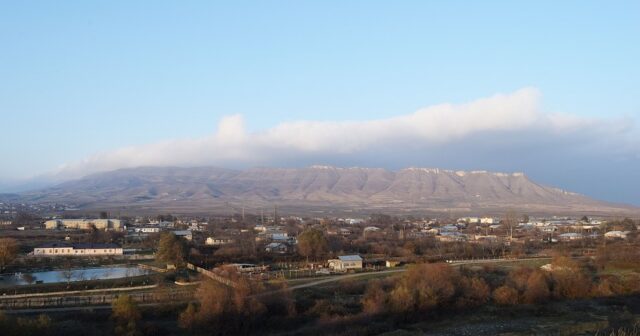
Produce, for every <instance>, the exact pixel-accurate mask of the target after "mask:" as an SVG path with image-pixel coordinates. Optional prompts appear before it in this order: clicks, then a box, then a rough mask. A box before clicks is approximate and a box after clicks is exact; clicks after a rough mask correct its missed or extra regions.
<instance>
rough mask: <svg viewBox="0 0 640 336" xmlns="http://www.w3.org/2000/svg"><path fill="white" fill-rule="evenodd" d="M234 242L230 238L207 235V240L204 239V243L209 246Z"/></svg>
mask: <svg viewBox="0 0 640 336" xmlns="http://www.w3.org/2000/svg"><path fill="white" fill-rule="evenodd" d="M235 242H236V241H235V239H232V238H215V237H208V238H207V240H205V241H204V244H205V245H209V246H221V245H227V244H233V243H235Z"/></svg>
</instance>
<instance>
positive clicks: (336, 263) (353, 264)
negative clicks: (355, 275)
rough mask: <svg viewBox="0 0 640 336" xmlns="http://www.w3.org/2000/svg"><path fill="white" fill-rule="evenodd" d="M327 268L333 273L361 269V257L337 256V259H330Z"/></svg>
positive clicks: (355, 255)
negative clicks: (333, 271)
mask: <svg viewBox="0 0 640 336" xmlns="http://www.w3.org/2000/svg"><path fill="white" fill-rule="evenodd" d="M328 262H329V268H331V269H333V270H335V271H348V270H355V269H362V257H361V256H359V255H357V254H354V255H346V256H338V259H330V260H329V261H328Z"/></svg>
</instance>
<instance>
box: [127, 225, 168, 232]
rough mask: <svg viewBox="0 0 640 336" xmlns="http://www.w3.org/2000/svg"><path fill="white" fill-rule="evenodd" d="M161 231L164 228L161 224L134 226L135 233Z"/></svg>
mask: <svg viewBox="0 0 640 336" xmlns="http://www.w3.org/2000/svg"><path fill="white" fill-rule="evenodd" d="M160 231H162V228H161V227H159V226H136V227H134V228H133V232H135V233H158V232H160Z"/></svg>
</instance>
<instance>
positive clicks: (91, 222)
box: [44, 219, 124, 231]
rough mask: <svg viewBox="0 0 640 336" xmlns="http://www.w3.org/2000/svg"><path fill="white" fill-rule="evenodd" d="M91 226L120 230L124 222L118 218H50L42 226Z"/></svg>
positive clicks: (55, 227)
mask: <svg viewBox="0 0 640 336" xmlns="http://www.w3.org/2000/svg"><path fill="white" fill-rule="evenodd" d="M92 226H93V227H95V228H96V229H98V230H115V231H121V230H122V229H123V228H124V224H123V223H122V221H121V220H119V219H52V220H48V221H46V222H44V227H45V228H46V229H48V230H54V229H76V230H89V229H90V228H91V227H92Z"/></svg>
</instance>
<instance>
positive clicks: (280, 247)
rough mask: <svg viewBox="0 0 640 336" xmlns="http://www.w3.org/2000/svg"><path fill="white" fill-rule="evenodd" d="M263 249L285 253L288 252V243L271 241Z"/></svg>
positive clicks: (268, 251)
mask: <svg viewBox="0 0 640 336" xmlns="http://www.w3.org/2000/svg"><path fill="white" fill-rule="evenodd" d="M264 251H265V252H267V253H287V252H289V245H287V244H286V243H278V242H273V243H269V244H268V245H267V246H265V248H264Z"/></svg>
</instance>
